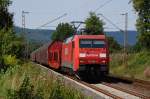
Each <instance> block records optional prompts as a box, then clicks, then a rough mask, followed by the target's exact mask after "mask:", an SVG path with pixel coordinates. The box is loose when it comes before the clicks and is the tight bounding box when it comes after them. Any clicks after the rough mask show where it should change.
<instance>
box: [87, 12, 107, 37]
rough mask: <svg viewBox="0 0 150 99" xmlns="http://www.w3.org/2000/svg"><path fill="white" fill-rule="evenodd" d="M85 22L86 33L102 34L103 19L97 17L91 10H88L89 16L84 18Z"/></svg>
mask: <svg viewBox="0 0 150 99" xmlns="http://www.w3.org/2000/svg"><path fill="white" fill-rule="evenodd" d="M85 24H86V26H85V30H86V33H87V34H91V35H94V34H95V35H98V34H103V32H104V28H103V25H104V23H103V21H102V20H100V19H99V17H97V16H96V14H95V13H93V12H90V16H89V18H87V19H86V20H85Z"/></svg>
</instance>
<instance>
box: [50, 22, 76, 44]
mask: <svg viewBox="0 0 150 99" xmlns="http://www.w3.org/2000/svg"><path fill="white" fill-rule="evenodd" d="M73 33H74V29H73V27H72V25H70V24H69V23H60V24H58V26H57V28H56V31H55V32H54V33H53V34H52V37H51V39H52V40H61V41H63V40H64V39H65V38H67V37H70V36H72V35H73Z"/></svg>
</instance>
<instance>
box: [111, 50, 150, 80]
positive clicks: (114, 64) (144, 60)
mask: <svg viewBox="0 0 150 99" xmlns="http://www.w3.org/2000/svg"><path fill="white" fill-rule="evenodd" d="M146 68H150V52H148V51H141V52H139V53H134V54H129V55H128V66H127V67H125V66H124V64H123V55H122V54H112V55H111V62H110V71H111V73H112V74H115V75H119V76H127V77H133V78H138V79H143V80H149V81H150V77H146V74H145V73H144V71H145V69H146ZM149 72H150V71H149Z"/></svg>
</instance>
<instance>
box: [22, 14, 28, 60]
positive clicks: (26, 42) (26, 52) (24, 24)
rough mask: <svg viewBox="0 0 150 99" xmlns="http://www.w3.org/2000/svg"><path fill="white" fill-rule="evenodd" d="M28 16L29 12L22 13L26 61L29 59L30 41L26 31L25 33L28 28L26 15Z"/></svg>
mask: <svg viewBox="0 0 150 99" xmlns="http://www.w3.org/2000/svg"><path fill="white" fill-rule="evenodd" d="M26 14H29V12H25V11H22V33H23V37H24V38H25V39H24V40H25V43H24V45H25V51H24V59H28V40H27V39H26V31H25V28H26V18H25V15H26Z"/></svg>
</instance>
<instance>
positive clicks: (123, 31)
mask: <svg viewBox="0 0 150 99" xmlns="http://www.w3.org/2000/svg"><path fill="white" fill-rule="evenodd" d="M97 15H101V16H102V17H103V18H105V19H106V20H107V21H108V22H109V23H110V24H112V25H113V26H114V27H115V28H116V29H118V30H119V31H121V32H124V31H123V30H122V29H121V28H119V27H118V26H117V25H116V24H114V23H113V22H112V21H111V20H109V19H108V18H107V17H105V16H104V15H103V14H101V13H98V14H97Z"/></svg>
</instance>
